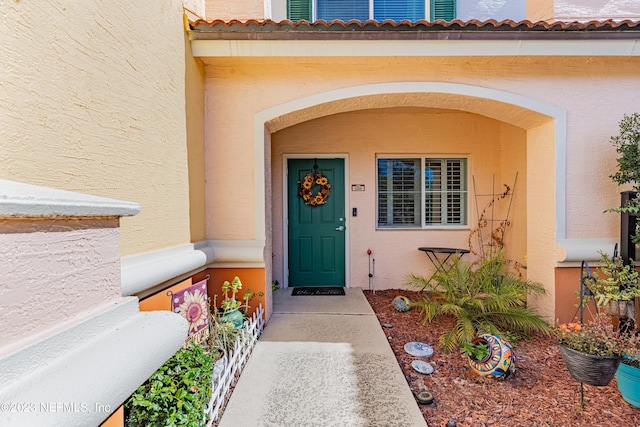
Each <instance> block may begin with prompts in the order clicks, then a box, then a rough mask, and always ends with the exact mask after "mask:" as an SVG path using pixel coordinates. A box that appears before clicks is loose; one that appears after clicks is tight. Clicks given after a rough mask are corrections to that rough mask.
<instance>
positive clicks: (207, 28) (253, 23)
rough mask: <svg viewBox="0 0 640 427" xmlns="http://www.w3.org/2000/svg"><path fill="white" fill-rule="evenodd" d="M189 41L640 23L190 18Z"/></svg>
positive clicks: (525, 31)
mask: <svg viewBox="0 0 640 427" xmlns="http://www.w3.org/2000/svg"><path fill="white" fill-rule="evenodd" d="M190 29H191V33H192V34H191V38H192V40H451V41H453V40H458V41H461V40H622V39H624V40H629V39H631V40H635V39H638V38H640V21H629V20H625V21H620V22H618V21H613V20H607V21H590V22H584V23H583V22H553V23H548V22H544V21H540V22H530V21H517V22H516V21H511V20H505V21H500V22H498V21H495V20H487V21H478V20H470V21H460V20H453V21H450V22H445V21H441V20H437V21H433V22H428V21H417V22H410V21H400V22H395V21H390V20H386V21H356V20H352V21H348V22H344V21H340V20H335V21H331V22H327V21H322V20H320V21H315V22H308V21H297V22H292V21H288V20H284V21H280V22H276V21H271V20H268V19H267V20H247V21H238V20H232V21H221V20H213V21H203V20H198V21H193V22H190Z"/></svg>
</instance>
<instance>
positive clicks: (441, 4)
mask: <svg viewBox="0 0 640 427" xmlns="http://www.w3.org/2000/svg"><path fill="white" fill-rule="evenodd" d="M305 1H306V3H307V7H306V8H302V7H301V6H300V4H299V3H300V2H305ZM291 2H296V5H293V6H292V5H291ZM317 2H318V0H287V1H286V2H285V9H286V14H285V16H286V17H287V19H290V20H292V21H294V22H295V21H298V20H300V19H305V17H302V16H296V17H295V18H293V19H292V16H291V15H290V12H291V11H292V10H295V11H296V13H302V9H307V10H309V18H308V20H309V21H311V22H315V21H317V20H318V15H317V10H318V3H317ZM368 2H369V19H374V17H375V13H374V0H368ZM423 3H424V17H423V18H421V19H424V20H426V21H435V20H437V19H445V20H447V21H449V20H451V19H456V17H457V13H458V8H457V4H456V3H457V2H456V0H423ZM443 9H444V10H447V9H450V10H451V12H452V13H453V17H448V16H447V17H441V16H436V14H437V13H440V11H442V10H443ZM449 18H450V19H449ZM414 22H415V21H414Z"/></svg>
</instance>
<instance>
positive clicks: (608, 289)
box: [588, 252, 640, 317]
mask: <svg viewBox="0 0 640 427" xmlns="http://www.w3.org/2000/svg"><path fill="white" fill-rule="evenodd" d="M600 255H601V272H602V274H603V276H600V275H598V273H597V272H595V273H594V277H595V279H596V280H595V281H592V282H589V283H588V286H589V289H590V290H591V293H592V294H593V298H594V300H595V301H596V304H597V305H598V306H599V307H601V309H602V311H604V312H605V313H607V314H609V315H611V316H617V317H633V304H634V299H635V298H636V297H640V281H639V278H640V275H639V274H638V272H637V271H636V266H635V263H634V262H631V263H630V264H624V263H623V262H622V258H620V257H615V258H612V257H609V255H607V254H606V253H604V252H600Z"/></svg>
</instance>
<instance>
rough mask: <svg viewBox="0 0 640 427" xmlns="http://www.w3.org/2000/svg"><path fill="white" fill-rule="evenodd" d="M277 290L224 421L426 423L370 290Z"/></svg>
mask: <svg viewBox="0 0 640 427" xmlns="http://www.w3.org/2000/svg"><path fill="white" fill-rule="evenodd" d="M345 290H346V294H347V295H346V296H291V289H281V290H279V291H277V292H274V294H273V298H274V304H273V315H272V316H271V319H270V320H269V324H268V325H267V327H266V328H265V330H264V333H263V334H262V336H261V337H260V340H259V341H258V343H257V345H256V347H255V349H254V351H253V353H252V355H251V357H250V359H249V362H248V363H247V366H246V367H245V369H244V371H243V372H242V375H241V376H240V380H239V381H238V383H237V384H236V387H235V390H234V391H233V394H232V396H231V398H230V399H229V402H228V404H227V407H226V409H225V411H224V413H223V415H222V418H221V421H220V424H219V426H220V427H266V426H269V427H316V426H317V427H340V426H344V427H369V426H379V427H393V426H398V427H400V426H402V427H425V426H426V425H427V424H426V422H425V421H424V418H423V417H422V414H421V413H420V409H419V408H418V405H417V403H416V401H415V399H414V398H413V395H412V393H411V391H410V390H409V386H408V385H407V382H406V380H405V378H404V375H403V373H402V371H401V369H400V367H399V366H398V363H397V362H396V358H395V356H394V355H393V352H392V350H391V348H390V347H389V343H388V342H387V339H386V337H385V335H384V333H383V332H382V329H381V327H380V324H379V323H378V320H377V318H376V316H375V313H374V312H373V310H372V309H371V307H370V306H369V303H368V302H367V300H366V298H365V296H364V294H363V293H362V290H361V289H359V288H347V289H345Z"/></svg>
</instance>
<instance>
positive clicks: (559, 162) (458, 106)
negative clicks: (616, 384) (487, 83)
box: [254, 82, 566, 319]
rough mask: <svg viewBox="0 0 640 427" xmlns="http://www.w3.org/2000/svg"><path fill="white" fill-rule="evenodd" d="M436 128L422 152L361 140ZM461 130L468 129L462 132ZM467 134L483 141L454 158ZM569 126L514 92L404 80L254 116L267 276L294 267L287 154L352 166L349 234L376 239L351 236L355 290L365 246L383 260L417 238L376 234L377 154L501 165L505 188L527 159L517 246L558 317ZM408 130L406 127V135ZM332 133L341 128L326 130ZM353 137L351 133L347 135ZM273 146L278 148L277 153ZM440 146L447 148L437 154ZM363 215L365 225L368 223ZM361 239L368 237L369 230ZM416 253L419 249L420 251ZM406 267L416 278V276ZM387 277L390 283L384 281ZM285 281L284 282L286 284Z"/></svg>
mask: <svg viewBox="0 0 640 427" xmlns="http://www.w3.org/2000/svg"><path fill="white" fill-rule="evenodd" d="M383 119H384V120H383ZM438 120H441V121H440V123H445V125H444V126H443V127H441V129H440V132H439V134H438V136H437V137H434V139H433V140H431V141H428V142H425V143H424V145H423V146H418V147H420V148H415V145H414V146H411V145H408V146H404V147H401V146H400V147H399V146H398V144H395V143H394V142H393V141H390V143H389V144H386V145H385V144H384V143H383V141H381V140H378V141H377V142H376V141H371V143H369V142H370V141H362V140H360V141H357V140H356V139H357V138H358V136H357V135H358V129H360V130H361V133H362V130H364V129H366V128H367V125H366V123H376V124H377V123H379V122H383V121H385V122H386V123H398V121H402V122H403V123H414V124H415V128H414V129H413V130H414V131H416V132H423V131H425V129H427V130H429V129H434V128H433V126H437V124H436V125H434V123H436V122H437V121H438ZM394 121H395V122H394ZM456 123H457V124H460V126H456V125H455V124H456ZM350 124H354V126H350ZM392 126H393V125H392ZM465 126H466V127H467V128H469V129H467V134H466V135H467V136H468V135H472V134H473V129H471V128H474V127H476V128H477V129H479V132H480V133H479V134H478V141H477V143H476V144H466V145H464V146H463V145H460V144H459V145H458V147H457V148H455V149H452V150H450V152H448V150H447V147H446V146H442V141H443V140H444V139H446V135H447V132H449V133H455V132H457V131H458V129H456V127H465ZM565 126H566V125H565V112H564V110H562V109H559V108H557V107H554V106H551V105H548V104H545V103H541V102H539V101H537V100H533V99H531V98H527V97H522V96H520V95H517V94H513V93H509V92H504V91H498V90H494V89H487V88H482V87H477V86H469V85H461V84H451V83H440V82H402V83H385V84H376V85H364V86H355V87H349V88H344V89H339V90H335V91H330V92H324V93H321V94H317V95H314V96H309V97H305V98H301V99H298V100H295V101H292V102H289V103H286V104H282V105H279V106H277V107H273V108H270V109H268V110H264V111H262V112H260V113H258V114H256V115H255V116H254V150H255V152H254V156H255V157H254V159H255V180H254V184H255V204H256V211H255V218H256V224H255V226H256V240H257V241H259V240H261V238H262V237H263V236H264V242H265V247H266V253H267V254H269V253H270V254H272V262H271V263H269V261H268V258H267V272H268V274H267V276H268V277H271V276H272V273H273V272H275V273H276V275H278V276H279V277H280V279H282V277H283V275H284V274H285V269H286V262H287V261H286V258H287V257H286V253H285V252H286V247H285V246H286V245H284V244H283V242H284V236H285V235H286V230H285V228H286V221H285V222H283V218H284V217H285V216H286V215H285V214H283V206H286V203H285V202H284V201H283V198H282V194H283V191H282V190H281V189H282V185H283V184H282V182H283V180H282V178H281V177H282V176H283V170H284V169H283V161H284V159H286V158H287V156H288V155H294V154H295V155H302V156H304V155H305V154H306V155H308V157H310V158H311V157H314V156H315V157H317V156H320V155H324V156H325V157H326V156H331V155H332V154H335V155H341V156H343V157H345V156H346V157H347V158H348V159H349V161H348V162H347V165H346V171H347V176H348V177H351V178H347V182H346V184H345V189H346V191H345V193H346V200H345V204H346V206H347V208H348V213H349V215H350V216H349V217H348V221H349V222H350V224H349V225H348V228H349V229H350V230H353V233H356V229H357V228H358V227H357V226H356V224H357V221H360V224H364V223H366V224H365V225H364V226H363V227H362V230H364V233H365V234H366V235H369V236H371V233H377V236H376V237H375V238H373V239H372V240H365V239H362V238H361V237H358V238H354V235H353V234H351V235H349V237H347V242H350V249H349V251H347V257H348V258H349V260H348V261H347V266H346V269H347V274H346V276H347V282H348V283H347V285H349V284H355V285H356V286H363V283H362V277H363V274H362V273H363V271H364V269H366V266H365V264H366V260H365V258H364V257H362V254H361V252H363V251H364V250H366V249H365V247H366V246H367V245H368V244H369V242H370V241H371V242H373V243H371V244H373V245H375V246H376V247H377V249H378V250H379V251H381V252H383V250H382V249H380V248H386V247H388V245H390V244H391V245H393V244H394V243H393V242H398V240H399V239H401V240H406V236H408V235H409V234H405V235H404V237H399V236H403V235H402V234H398V233H402V232H403V231H397V232H396V231H392V232H389V231H388V230H378V231H376V226H375V218H374V217H375V215H374V214H372V212H371V211H372V206H373V207H374V210H375V202H374V201H373V200H374V199H375V164H376V163H375V162H376V158H377V157H376V156H378V157H380V156H384V155H389V156H393V155H396V156H404V155H409V154H412V155H413V156H414V157H420V156H422V157H424V155H425V154H428V153H431V152H434V153H435V154H436V155H437V156H436V157H446V156H450V155H452V154H465V156H466V158H469V159H471V160H470V164H471V167H470V171H471V172H474V171H477V172H482V173H483V174H485V175H486V173H487V172H488V171H489V170H490V167H494V166H495V165H496V164H499V165H501V166H499V168H498V169H500V170H499V171H498V174H499V175H500V179H501V181H505V182H508V181H509V180H511V179H512V178H513V176H512V175H513V173H514V172H516V171H517V170H516V167H517V164H518V162H515V161H511V160H519V161H520V162H522V164H523V165H524V169H525V170H524V171H522V170H520V171H518V172H519V173H520V180H519V185H520V187H519V188H520V189H521V191H520V193H519V194H521V195H522V194H524V197H525V200H521V207H520V212H519V214H518V215H519V221H520V223H518V224H517V227H518V229H519V231H518V232H517V233H516V236H522V237H523V238H524V240H526V241H525V242H521V241H520V242H518V243H517V245H520V246H521V248H522V249H521V250H520V252H523V253H524V254H526V255H527V258H528V270H527V274H528V278H529V279H532V280H536V281H539V282H541V283H544V284H545V285H546V286H547V288H548V289H547V290H548V294H549V295H548V297H547V298H545V300H544V301H539V302H538V305H539V306H540V309H541V311H542V312H543V313H544V314H545V315H546V316H547V317H548V318H549V319H552V318H553V315H554V313H553V309H554V268H555V266H556V262H557V254H556V248H557V245H556V242H557V239H562V238H563V237H564V233H565V223H564V221H565V220H564V208H565V194H564V180H565V171H564V164H565V162H564V156H565V144H566V129H565ZM405 127H406V126H405V125H403V128H405ZM332 128H339V130H338V131H335V130H334V131H331V130H328V129H332ZM347 129H350V131H349V132H346V131H345V130H347ZM336 132H338V133H336ZM340 136H342V137H344V139H343V141H342V142H343V143H342V144H340V141H339V137H340ZM318 138H328V140H332V141H333V145H332V143H329V142H328V143H324V142H323V143H322V144H320V143H318V141H320V140H321V139H318ZM457 138H458V140H459V141H461V140H462V139H464V138H465V135H461V134H458V136H457ZM373 139H375V138H373ZM387 139H389V138H387ZM273 140H275V142H274V144H273V145H272V142H273ZM422 140H425V141H426V140H429V137H424V135H422ZM490 140H493V141H494V142H493V143H492V145H491V146H490V147H487V146H486V144H488V142H487V141H490ZM374 142H375V143H374ZM414 142H415V141H414ZM434 144H440V145H439V146H438V148H437V149H435V148H434V147H436V145H434ZM483 144H485V145H483ZM412 147H413V148H412ZM487 148H489V149H491V150H493V151H494V152H495V155H497V156H502V158H501V159H500V160H499V161H497V163H495V164H494V165H493V166H491V165H489V164H485V163H487V161H486V156H485V159H484V160H482V159H481V158H482V155H481V153H483V150H486V149H487ZM356 151H357V152H358V154H357V155H356V154H355V152H356ZM485 154H486V153H485ZM483 162H484V163H483ZM480 165H484V166H483V167H480ZM279 177H280V178H279ZM354 180H355V181H354ZM356 181H357V182H356ZM361 181H362V182H361ZM362 183H365V184H367V185H365V188H366V190H365V192H364V193H357V194H356V193H355V192H353V193H352V192H350V191H349V190H350V189H351V185H356V184H362ZM523 186H524V187H523ZM364 199H368V201H365V200H364ZM355 205H358V206H355ZM352 208H357V209H358V210H359V213H358V215H359V216H358V217H353V216H352V215H353V212H352ZM363 209H364V212H363ZM362 214H364V216H365V217H366V218H367V219H366V220H362V221H361V219H362V218H363V216H361V215H362ZM523 222H524V223H525V224H523ZM357 233H358V236H360V235H361V234H362V231H360V232H357ZM394 233H395V234H394ZM420 233H422V235H423V237H425V234H426V233H430V234H429V238H432V237H434V236H436V238H437V239H447V238H448V237H445V236H444V235H443V234H442V233H443V231H442V230H433V229H430V230H428V231H425V230H420V231H418V234H420ZM463 233H464V230H462V231H461V230H458V232H457V233H456V236H454V237H453V239H454V240H456V239H457V240H458V246H459V242H460V235H461V234H463ZM466 233H468V230H467V231H466ZM413 235H415V233H414V234H412V236H413ZM272 236H273V238H274V239H275V240H273V239H272ZM411 245H413V246H415V245H414V242H411ZM413 246H411V250H413V251H414V252H415V248H413ZM395 252H397V251H395ZM414 255H415V256H414ZM414 255H412V256H413V258H412V259H410V260H409V263H419V262H421V260H418V258H417V257H418V256H421V255H420V254H414ZM387 258H389V259H388V261H389V265H392V264H396V263H397V260H393V259H391V258H390V257H387ZM405 259H406V257H405ZM382 264H384V262H383V260H382V259H380V260H379V264H378V265H379V266H380V265H382ZM379 268H380V267H379ZM407 268H408V270H409V271H410V270H411V269H412V267H407ZM417 268H419V266H418V267H417ZM379 274H380V276H381V279H382V278H383V277H384V273H379ZM394 274H395V276H394V277H388V280H389V281H390V283H393V284H396V283H397V280H398V278H397V275H398V274H397V273H394ZM365 277H366V275H365ZM284 281H285V283H286V278H285V279H284ZM365 284H366V283H365ZM397 285H398V286H399V285H400V284H399V283H398V284H397ZM394 287H395V286H394Z"/></svg>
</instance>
